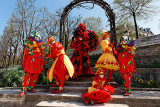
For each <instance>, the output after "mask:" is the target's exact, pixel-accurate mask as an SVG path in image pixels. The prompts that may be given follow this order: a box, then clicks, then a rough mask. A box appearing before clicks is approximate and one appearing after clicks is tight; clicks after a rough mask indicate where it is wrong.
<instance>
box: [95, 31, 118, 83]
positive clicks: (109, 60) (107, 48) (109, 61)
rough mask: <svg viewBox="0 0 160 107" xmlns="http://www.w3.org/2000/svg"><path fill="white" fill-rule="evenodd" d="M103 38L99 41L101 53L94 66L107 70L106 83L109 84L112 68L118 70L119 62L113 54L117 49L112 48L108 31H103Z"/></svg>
mask: <svg viewBox="0 0 160 107" xmlns="http://www.w3.org/2000/svg"><path fill="white" fill-rule="evenodd" d="M102 36H103V40H102V41H101V46H102V50H103V54H102V55H101V56H100V57H99V59H98V60H97V62H96V64H95V68H104V69H106V70H109V72H108V75H107V84H109V85H110V81H111V77H112V74H113V70H119V64H118V62H117V60H116V58H115V56H114V55H116V54H117V51H116V50H115V49H114V48H113V45H114V44H113V43H111V41H110V37H111V35H110V33H108V32H105V33H103V35H102Z"/></svg>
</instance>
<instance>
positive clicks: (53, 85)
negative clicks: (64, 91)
mask: <svg viewBox="0 0 160 107" xmlns="http://www.w3.org/2000/svg"><path fill="white" fill-rule="evenodd" d="M50 86H52V87H59V85H55V84H50Z"/></svg>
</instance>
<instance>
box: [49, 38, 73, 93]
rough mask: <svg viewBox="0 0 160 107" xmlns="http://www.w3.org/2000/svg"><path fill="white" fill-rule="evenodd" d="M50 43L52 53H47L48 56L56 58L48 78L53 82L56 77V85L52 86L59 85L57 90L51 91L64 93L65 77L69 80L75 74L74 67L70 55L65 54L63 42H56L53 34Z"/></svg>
mask: <svg viewBox="0 0 160 107" xmlns="http://www.w3.org/2000/svg"><path fill="white" fill-rule="evenodd" d="M48 44H49V48H50V50H51V53H50V54H47V55H46V57H49V58H52V59H53V60H54V63H53V64H52V66H51V68H50V69H49V70H48V72H47V78H48V80H49V81H50V82H52V79H53V78H54V79H55V80H56V85H52V86H59V89H58V90H57V91H51V92H52V93H62V92H63V85H64V82H65V78H66V79H67V80H68V78H69V76H70V77H72V76H73V73H74V67H73V65H72V63H71V61H70V59H69V58H68V56H67V55H66V54H65V52H64V48H63V46H62V44H61V43H59V42H55V40H54V38H53V37H52V36H51V37H49V39H48ZM52 77H53V78H52ZM59 82H60V84H59Z"/></svg>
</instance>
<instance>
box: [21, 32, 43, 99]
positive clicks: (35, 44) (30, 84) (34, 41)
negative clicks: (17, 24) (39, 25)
mask: <svg viewBox="0 0 160 107" xmlns="http://www.w3.org/2000/svg"><path fill="white" fill-rule="evenodd" d="M24 44H25V46H24V58H23V62H22V67H23V68H24V72H25V74H24V81H23V84H22V91H21V93H20V95H21V96H23V95H25V93H26V92H36V91H35V90H34V87H35V85H36V83H37V80H38V75H39V74H40V73H41V71H42V70H44V67H43V51H42V49H43V48H44V46H43V42H42V40H41V39H40V34H39V33H38V32H37V31H35V32H34V34H33V35H29V36H28V37H27V39H26V40H25V43H24Z"/></svg>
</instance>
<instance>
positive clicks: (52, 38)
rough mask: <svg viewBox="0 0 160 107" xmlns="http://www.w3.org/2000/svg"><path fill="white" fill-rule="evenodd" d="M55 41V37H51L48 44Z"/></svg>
mask: <svg viewBox="0 0 160 107" xmlns="http://www.w3.org/2000/svg"><path fill="white" fill-rule="evenodd" d="M53 40H55V39H54V37H53V36H50V37H49V38H48V44H51V43H52V41H53Z"/></svg>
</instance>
